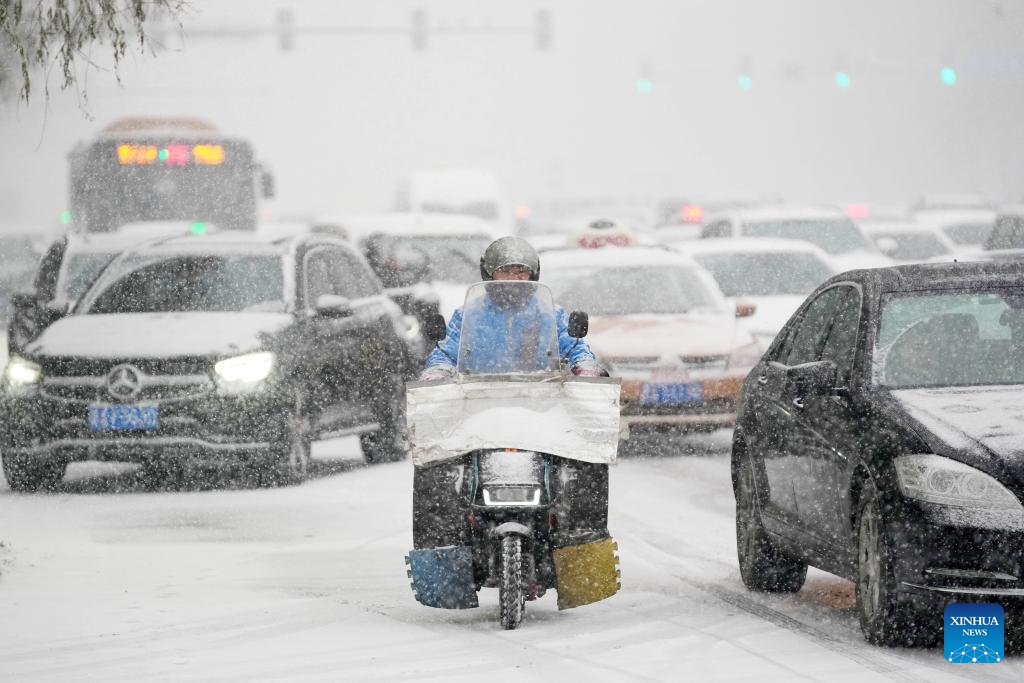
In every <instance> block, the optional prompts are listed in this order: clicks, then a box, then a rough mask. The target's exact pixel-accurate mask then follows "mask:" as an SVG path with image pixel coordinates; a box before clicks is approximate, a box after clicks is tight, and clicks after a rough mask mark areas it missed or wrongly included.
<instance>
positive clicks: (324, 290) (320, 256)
mask: <svg viewBox="0 0 1024 683" xmlns="http://www.w3.org/2000/svg"><path fill="white" fill-rule="evenodd" d="M379 293H380V281H379V280H378V279H377V276H376V275H374V274H373V271H371V270H370V268H369V267H368V266H367V265H366V263H365V262H364V261H363V260H362V259H360V258H359V257H358V256H356V255H354V254H351V253H349V252H347V251H345V250H344V249H340V248H337V247H330V246H324V247H316V248H315V249H313V250H311V251H310V252H309V254H308V255H307V256H306V305H307V306H310V307H312V306H313V305H314V304H315V303H316V300H317V298H318V297H320V296H322V295H324V294H334V295H337V296H343V297H346V298H349V299H360V298H363V297H368V296H374V295H375V294H379Z"/></svg>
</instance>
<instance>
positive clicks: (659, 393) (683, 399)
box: [640, 382, 704, 405]
mask: <svg viewBox="0 0 1024 683" xmlns="http://www.w3.org/2000/svg"><path fill="white" fill-rule="evenodd" d="M703 400H704V385H703V384H700V383H696V382H691V383H688V384H678V383H672V384H669V383H666V384H654V383H648V384H644V385H642V386H641V387H640V402H641V403H644V404H647V405H653V404H666V403H667V404H679V403H699V402H700V401H703Z"/></svg>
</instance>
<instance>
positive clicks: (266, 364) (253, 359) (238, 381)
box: [213, 351, 276, 391]
mask: <svg viewBox="0 0 1024 683" xmlns="http://www.w3.org/2000/svg"><path fill="white" fill-rule="evenodd" d="M275 360H276V359H275V357H274V354H273V353H271V352H269V351H260V352H257V353H247V354H245V355H243V356H235V357H234V358H226V359H224V360H222V361H219V362H217V363H216V364H215V365H214V366H213V371H214V372H215V373H216V374H217V379H218V380H219V381H220V385H221V387H223V388H224V389H227V390H235V391H239V390H249V389H253V388H255V387H256V386H258V385H259V384H260V382H262V381H263V380H265V379H266V378H267V377H269V376H270V373H271V371H272V370H273V369H274V361H275Z"/></svg>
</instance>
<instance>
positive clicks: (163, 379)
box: [0, 233, 416, 491]
mask: <svg viewBox="0 0 1024 683" xmlns="http://www.w3.org/2000/svg"><path fill="white" fill-rule="evenodd" d="M407 333H408V329H407V328H406V327H404V326H403V316H402V315H401V312H400V311H399V310H398V306H397V305H396V304H395V303H394V302H393V301H391V300H390V299H388V298H387V297H386V296H385V295H384V293H383V290H382V287H381V284H380V281H379V280H378V279H377V277H376V276H375V275H374V274H373V273H372V271H371V270H370V269H369V266H368V265H367V264H366V262H365V260H364V259H363V258H362V257H361V256H360V255H359V254H358V253H357V252H356V251H355V250H354V249H353V248H352V247H351V246H350V245H349V244H347V243H345V242H343V241H340V240H337V239H335V238H332V237H330V236H325V235H315V234H306V235H297V236H288V237H280V236H277V237H273V236H261V235H257V234H253V233H234V234H231V233H221V234H211V235H197V236H191V237H174V238H168V239H164V240H158V241H157V242H153V243H149V244H147V245H145V246H141V247H136V248H133V249H129V250H127V251H125V252H123V253H122V254H121V255H119V256H118V257H116V258H115V259H114V260H113V261H112V262H111V263H110V265H108V266H107V267H106V269H105V270H104V271H103V273H102V274H101V275H100V276H99V277H98V278H97V279H96V280H95V282H93V284H92V286H91V287H90V288H89V290H88V291H87V292H86V293H85V294H84V295H83V296H82V297H80V298H79V299H78V301H77V302H76V304H75V306H74V309H73V310H72V311H71V313H70V314H69V315H67V316H66V317H63V318H61V319H60V320H58V321H56V322H55V323H53V324H52V325H50V326H49V327H48V328H46V330H45V331H43V332H42V334H40V335H39V337H38V338H36V339H35V340H33V341H31V342H30V343H28V344H27V345H26V346H25V347H24V348H23V349H21V350H19V351H18V352H17V353H15V354H12V356H11V358H10V361H9V363H8V365H7V368H6V370H5V372H4V375H3V379H2V399H0V455H2V458H3V469H4V473H5V475H6V477H7V481H8V483H9V484H10V485H11V487H12V488H13V489H15V490H21V491H29V490H35V489H38V488H40V487H45V486H52V485H53V484H55V483H56V482H57V481H59V480H60V478H61V477H62V476H63V473H64V470H65V467H66V465H67V464H68V462H70V461H74V460H116V461H134V462H140V463H142V464H143V466H144V467H145V468H149V469H150V470H151V471H152V472H155V473H157V474H159V473H160V472H162V471H165V468H166V467H167V466H168V464H169V463H178V462H181V461H182V460H183V459H186V458H200V459H207V460H212V461H220V460H226V459H230V460H244V461H246V462H252V463H254V464H256V465H259V466H264V465H269V467H258V468H257V469H263V470H264V471H269V472H273V473H274V474H275V477H276V478H278V479H280V478H284V479H287V480H291V481H295V480H300V479H302V478H303V477H304V476H305V474H306V471H307V467H308V463H309V453H310V441H311V440H314V439H318V438H325V437H330V436H340V435H344V434H359V435H360V439H361V443H362V449H363V453H364V455H365V457H366V459H367V460H368V461H371V462H376V461H386V460H395V459H401V458H404V457H405V453H406V450H405V441H404V425H405V413H404V410H405V402H404V382H405V380H406V379H408V378H409V377H410V376H411V373H412V372H414V371H415V369H416V368H414V367H413V365H412V363H413V360H412V358H411V354H410V346H409V345H408V344H407V343H406V340H404V339H403V335H405V334H407Z"/></svg>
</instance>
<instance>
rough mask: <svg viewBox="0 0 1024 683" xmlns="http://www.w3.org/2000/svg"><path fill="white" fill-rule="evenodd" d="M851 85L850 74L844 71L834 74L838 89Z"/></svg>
mask: <svg viewBox="0 0 1024 683" xmlns="http://www.w3.org/2000/svg"><path fill="white" fill-rule="evenodd" d="M850 83H851V79H850V74H848V73H846V72H845V71H837V72H836V85H838V86H839V87H840V88H849V87H850Z"/></svg>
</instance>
